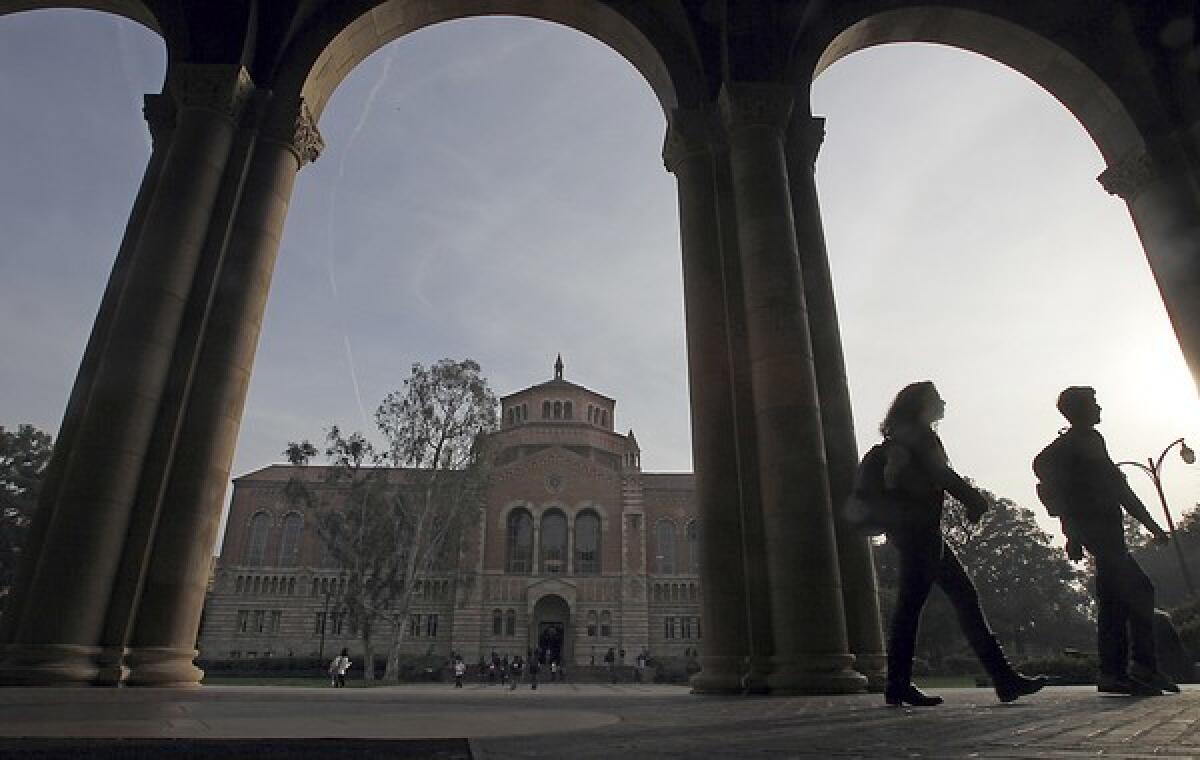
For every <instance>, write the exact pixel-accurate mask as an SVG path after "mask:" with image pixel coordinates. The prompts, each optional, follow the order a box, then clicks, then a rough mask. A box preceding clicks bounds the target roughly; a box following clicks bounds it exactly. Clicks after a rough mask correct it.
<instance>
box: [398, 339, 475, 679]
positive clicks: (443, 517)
mask: <svg viewBox="0 0 1200 760" xmlns="http://www.w3.org/2000/svg"><path fill="white" fill-rule="evenodd" d="M496 407H497V401H496V396H495V394H493V393H492V391H491V389H490V388H489V387H488V384H487V380H486V379H485V378H484V377H483V375H482V374H481V373H480V368H479V365H478V364H477V363H476V362H474V361H472V360H470V359H465V360H463V361H461V362H455V361H451V360H449V359H443V360H441V361H439V362H438V363H436V364H434V365H432V366H430V367H429V368H425V367H422V366H421V365H420V364H414V365H413V366H412V374H411V375H410V377H409V378H408V379H407V380H405V381H404V388H403V390H402V391H396V392H393V393H390V394H388V396H387V397H386V398H384V400H383V403H381V404H380V405H379V409H378V410H377V411H376V413H375V421H376V424H377V425H378V427H379V430H380V432H381V433H383V436H384V438H385V439H386V440H387V443H388V446H387V448H386V449H385V451H384V457H383V458H384V461H385V462H386V463H387V464H389V465H390V466H391V467H403V468H408V469H406V470H405V472H406V473H407V474H408V475H409V480H410V483H411V485H410V487H409V488H408V489H406V493H401V494H398V496H399V498H398V499H397V500H396V514H397V515H398V516H399V517H400V519H399V521H398V522H397V544H398V545H399V546H401V547H403V548H402V550H401V551H402V553H403V556H404V558H405V559H406V560H407V562H406V565H405V567H404V573H403V577H404V578H405V579H419V578H422V577H424V576H426V575H428V574H429V572H430V571H431V570H433V569H434V568H435V567H436V566H437V565H438V563H439V562H448V561H450V560H451V558H449V557H448V556H447V549H448V548H449V547H448V546H447V540H448V539H449V537H450V536H452V535H459V534H460V531H461V528H463V527H464V526H465V525H467V524H473V523H474V522H475V521H477V520H478V517H479V512H480V509H481V507H482V505H483V500H484V490H485V488H486V486H487V477H488V472H489V467H490V462H491V456H490V454H489V452H488V451H487V442H488V436H489V434H490V433H492V432H493V431H494V430H495V429H496V427H497V424H498V418H497V414H496ZM414 588H415V584H414V583H406V584H405V585H404V586H403V588H402V591H401V593H400V595H399V597H398V598H397V600H396V606H395V613H394V618H393V625H394V629H393V637H392V648H391V652H390V653H389V654H388V662H387V672H386V673H385V675H384V677H385V678H398V677H399V667H400V647H401V645H402V644H403V641H404V636H405V633H406V631H407V630H408V625H407V624H408V609H409V604H410V602H411V600H412V596H413V591H414Z"/></svg>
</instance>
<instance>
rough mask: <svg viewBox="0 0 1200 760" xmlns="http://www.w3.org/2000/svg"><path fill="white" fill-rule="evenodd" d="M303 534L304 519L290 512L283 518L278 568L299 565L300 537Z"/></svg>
mask: <svg viewBox="0 0 1200 760" xmlns="http://www.w3.org/2000/svg"><path fill="white" fill-rule="evenodd" d="M303 533H304V518H302V517H301V516H300V515H298V514H296V513H295V512H290V513H289V514H288V516H287V517H285V518H283V538H281V539H280V540H279V566H280V567H295V566H296V565H298V564H300V536H301V535H303Z"/></svg>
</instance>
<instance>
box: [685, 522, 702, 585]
mask: <svg viewBox="0 0 1200 760" xmlns="http://www.w3.org/2000/svg"><path fill="white" fill-rule="evenodd" d="M684 532H685V533H686V534H687V547H688V572H689V573H693V574H695V573H699V572H700V522H699V521H698V520H692V521H691V522H690V523H688V524H687V527H686V528H684Z"/></svg>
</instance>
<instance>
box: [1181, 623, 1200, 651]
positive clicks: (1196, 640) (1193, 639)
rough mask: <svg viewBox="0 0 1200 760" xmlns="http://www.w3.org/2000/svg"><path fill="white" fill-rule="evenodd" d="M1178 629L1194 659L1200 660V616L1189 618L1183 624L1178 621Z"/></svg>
mask: <svg viewBox="0 0 1200 760" xmlns="http://www.w3.org/2000/svg"><path fill="white" fill-rule="evenodd" d="M1176 629H1177V630H1178V631H1179V638H1180V640H1181V641H1183V646H1184V647H1185V648H1186V649H1187V650H1188V654H1190V655H1191V656H1192V660H1200V618H1197V619H1194V620H1189V621H1188V622H1186V623H1184V624H1183V625H1179V624H1178V623H1176Z"/></svg>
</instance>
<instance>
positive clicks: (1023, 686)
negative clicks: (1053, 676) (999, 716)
mask: <svg viewBox="0 0 1200 760" xmlns="http://www.w3.org/2000/svg"><path fill="white" fill-rule="evenodd" d="M1048 683H1050V679H1049V678H1046V677H1045V676H1034V677H1033V678H1030V677H1028V676H1024V675H1021V674H1020V673H1018V672H1016V671H1015V670H1014V671H1013V672H1012V673H1010V674H1008V675H1006V676H1002V677H1000V678H997V679H996V683H995V686H996V696H997V697H998V698H999V699H1000V701H1001V702H1013V701H1016V699H1017V697H1024V696H1028V695H1030V694H1036V693H1037V692H1039V691H1041V690H1042V687H1043V686H1045V685H1046V684H1048Z"/></svg>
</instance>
